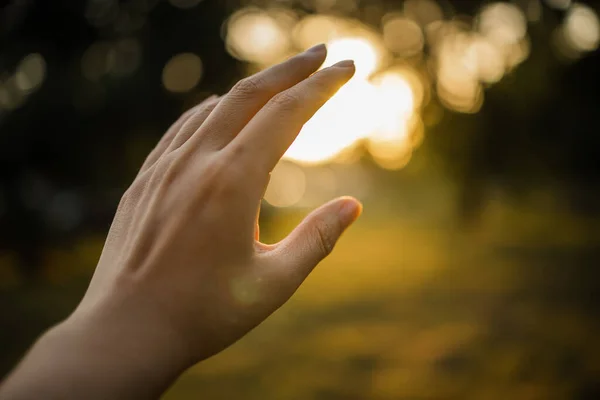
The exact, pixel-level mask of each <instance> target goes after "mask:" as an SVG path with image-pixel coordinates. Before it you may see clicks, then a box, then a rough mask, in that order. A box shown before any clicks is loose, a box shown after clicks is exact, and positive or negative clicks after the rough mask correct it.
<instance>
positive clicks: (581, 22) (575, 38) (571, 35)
mask: <svg viewBox="0 0 600 400" xmlns="http://www.w3.org/2000/svg"><path fill="white" fill-rule="evenodd" d="M564 35H565V38H566V39H567V41H568V43H569V44H570V45H571V46H572V48H573V49H574V50H576V51H580V52H589V51H594V50H596V49H597V48H598V43H599V42H600V21H599V20H598V15H597V14H596V12H595V11H594V10H593V9H592V8H590V7H588V6H586V5H584V4H573V7H571V8H570V9H569V12H568V13H567V17H566V20H565V25H564Z"/></svg>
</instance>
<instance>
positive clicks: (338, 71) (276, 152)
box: [228, 61, 355, 173]
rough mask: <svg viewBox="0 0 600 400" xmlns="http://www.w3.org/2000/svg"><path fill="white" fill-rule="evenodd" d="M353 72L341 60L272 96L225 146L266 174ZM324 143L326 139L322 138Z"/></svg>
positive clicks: (348, 62)
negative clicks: (305, 125)
mask: <svg viewBox="0 0 600 400" xmlns="http://www.w3.org/2000/svg"><path fill="white" fill-rule="evenodd" d="M354 72H355V68H354V63H353V62H352V61H342V62H340V63H338V64H336V65H333V66H331V67H329V68H326V69H323V70H321V71H319V72H317V73H315V74H314V75H312V76H311V77H310V78H308V79H306V80H304V81H302V82H300V83H298V84H297V85H295V86H293V87H292V88H290V89H288V90H286V91H283V92H281V93H279V94H278V95H276V96H275V97H273V98H272V99H271V100H270V101H269V103H268V104H267V105H266V106H265V107H263V109H262V110H260V111H259V112H258V113H257V114H256V116H255V117H254V118H253V119H252V120H251V121H250V122H249V123H248V125H246V127H245V128H244V129H242V131H241V132H240V134H239V135H238V136H237V137H236V138H235V139H234V140H233V141H232V142H231V144H230V145H229V146H228V148H229V149H231V150H232V151H233V153H234V154H236V157H237V156H241V157H242V158H243V159H245V160H246V163H248V164H247V165H253V166H258V167H259V169H260V172H261V173H262V172H269V171H271V170H272V169H273V168H274V167H275V164H277V162H278V161H279V159H280V158H281V156H283V154H284V153H285V151H286V150H287V148H288V147H289V146H290V145H291V144H292V142H293V141H294V139H295V138H296V136H298V133H299V132H300V130H301V129H302V127H303V126H304V124H305V123H306V122H307V121H308V120H309V119H310V118H311V117H312V116H313V115H314V114H315V113H316V112H317V111H318V110H319V108H321V107H322V106H323V105H324V104H325V103H326V102H327V100H329V98H331V96H333V95H334V94H335V93H336V92H337V90H338V89H339V88H340V87H341V86H342V85H343V84H345V83H346V82H347V81H348V80H349V79H350V78H351V77H352V76H353V75H354ZM323 140H327V139H326V138H323Z"/></svg>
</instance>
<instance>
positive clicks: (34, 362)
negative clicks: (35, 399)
mask: <svg viewBox="0 0 600 400" xmlns="http://www.w3.org/2000/svg"><path fill="white" fill-rule="evenodd" d="M113 299H114V298H113ZM129 305H130V303H125V304H122V305H118V304H117V302H114V301H112V302H110V304H109V303H106V304H102V305H96V306H93V307H89V306H87V305H86V306H85V307H79V308H78V310H77V311H76V312H75V313H74V314H73V315H71V316H70V317H69V318H67V319H66V320H65V321H63V322H61V323H60V324H58V325H56V326H55V327H53V328H51V329H50V330H48V331H47V332H46V333H45V334H43V335H42V336H41V337H40V339H39V340H38V341H37V342H36V344H35V345H34V346H33V348H32V349H31V351H30V352H29V354H27V356H26V357H25V359H24V360H23V361H22V362H21V364H20V365H19V366H18V367H17V370H16V371H15V373H13V376H12V377H11V378H9V379H8V381H7V382H6V385H5V386H6V387H4V388H3V389H4V390H5V392H2V394H5V395H6V396H7V397H6V398H11V399H12V398H14V399H27V398H31V396H29V397H28V396H27V395H26V393H27V394H29V395H31V394H35V393H37V394H39V393H45V396H46V395H47V397H52V398H83V397H85V398H87V399H95V398H98V399H104V398H114V399H131V398H136V399H138V398H139V399H144V398H159V397H160V395H161V394H162V393H163V392H164V391H165V390H166V389H167V388H168V387H169V386H170V385H171V384H172V383H173V382H174V381H175V380H176V379H177V377H178V376H179V375H180V374H181V373H182V372H183V371H185V369H187V368H188V367H189V366H190V365H191V360H189V357H188V356H187V354H186V349H184V348H183V347H182V346H181V341H179V340H178V338H177V337H176V336H174V335H173V334H172V333H171V332H169V331H168V330H167V328H166V326H165V324H163V323H160V321H155V320H153V318H154V317H153V316H152V315H151V313H150V312H146V310H144V309H142V310H137V309H136V310H134V309H133V308H129ZM33 371H35V374H36V376H37V379H36V382H20V378H21V377H26V376H28V375H29V373H31V372H33ZM0 397H2V396H1V395H0Z"/></svg>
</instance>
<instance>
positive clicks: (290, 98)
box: [271, 90, 300, 110]
mask: <svg viewBox="0 0 600 400" xmlns="http://www.w3.org/2000/svg"><path fill="white" fill-rule="evenodd" d="M271 104H272V105H273V106H275V107H277V108H279V109H283V110H294V109H296V108H298V107H299V105H300V98H299V96H298V95H297V94H295V93H294V92H292V91H290V90H286V91H285V92H281V93H279V94H278V95H276V96H275V97H273V98H272V99H271Z"/></svg>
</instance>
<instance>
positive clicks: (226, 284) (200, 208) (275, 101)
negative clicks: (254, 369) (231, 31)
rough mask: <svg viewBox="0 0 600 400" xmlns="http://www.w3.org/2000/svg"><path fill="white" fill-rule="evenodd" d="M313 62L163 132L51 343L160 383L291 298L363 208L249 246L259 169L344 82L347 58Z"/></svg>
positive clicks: (291, 66) (273, 74)
mask: <svg viewBox="0 0 600 400" xmlns="http://www.w3.org/2000/svg"><path fill="white" fill-rule="evenodd" d="M325 56H326V49H325V47H324V46H317V47H315V48H313V49H312V50H309V51H307V52H305V53H302V54H300V55H298V56H296V57H293V58H291V59H290V60H288V61H286V62H284V63H282V64H280V65H277V66H274V67H272V68H270V69H268V70H265V71H262V72H260V73H258V74H257V75H254V76H252V77H250V78H246V79H244V80H242V81H240V82H239V83H238V84H237V85H235V87H234V88H233V89H232V90H231V91H230V92H229V93H228V94H227V95H225V96H224V97H222V98H211V99H209V100H207V101H206V102H204V103H202V104H200V105H198V106H197V107H195V108H193V109H191V110H189V111H188V112H187V113H185V114H184V115H183V116H182V117H181V118H180V119H179V120H178V121H177V122H176V123H175V124H174V125H173V126H172V127H171V129H170V130H169V131H168V132H167V134H166V135H165V136H164V137H163V139H162V140H161V141H160V143H159V144H158V145H157V147H156V148H155V149H154V150H153V151H152V153H151V154H150V155H149V156H148V159H147V160H146V162H145V163H144V165H143V167H142V169H141V170H140V172H139V174H138V176H137V177H136V179H135V181H134V182H133V184H132V185H131V187H130V188H129V189H128V190H127V192H126V193H125V194H124V196H123V198H122V200H121V203H120V204H119V207H118V210H117V214H116V217H115V219H114V222H113V224H112V226H111V229H110V232H109V235H108V238H107V241H106V245H105V248H104V250H103V252H102V256H101V258H100V261H99V264H98V267H97V269H96V272H95V274H94V277H93V279H92V282H91V284H90V287H89V289H88V291H87V293H86V295H85V297H84V299H83V300H82V302H81V304H80V306H79V307H78V309H77V310H76V311H75V312H74V313H73V315H72V316H71V317H70V318H69V319H68V320H67V321H66V322H65V323H64V324H63V325H62V326H61V328H60V329H59V332H60V333H59V334H56V336H58V337H69V338H70V339H69V340H68V342H70V343H77V346H76V347H77V348H78V349H79V350H78V351H81V352H84V353H85V351H86V350H85V349H88V348H90V347H93V348H94V349H97V350H96V351H95V354H94V356H93V357H95V358H97V359H101V360H103V361H102V362H103V363H105V364H107V365H111V360H112V358H113V357H115V356H118V357H120V360H121V361H120V363H121V364H123V365H130V367H131V368H132V369H135V367H136V366H143V367H140V368H141V369H144V368H147V369H148V370H149V371H148V373H147V374H146V378H149V377H152V379H162V378H159V377H157V376H156V374H158V373H155V372H154V370H153V367H152V365H153V364H160V365H161V366H163V367H160V368H170V371H169V372H168V373H165V374H166V375H169V376H170V378H169V379H173V378H174V377H176V375H177V374H178V373H180V372H181V371H182V370H184V369H185V368H187V367H189V366H190V365H192V364H193V363H195V362H197V361H200V360H203V359H205V358H207V357H209V356H211V355H213V354H215V353H217V352H219V351H221V350H222V349H224V348H226V347H227V346H229V345H231V344H232V343H234V342H235V341H236V340H238V339H239V338H240V337H242V336H243V335H244V334H246V333H247V332H248V331H249V330H251V329H252V328H254V327H255V326H256V325H258V324H259V323H260V322H262V321H263V320H264V319H265V318H266V317H268V316H269V315H270V314H271V313H273V312H274V311H275V310H276V309H277V308H278V307H280V306H281V305H282V304H283V303H285V302H286V301H287V300H288V299H289V298H290V296H291V295H292V294H293V293H294V292H295V290H296V289H297V288H298V286H299V285H300V284H301V283H302V282H303V280H304V279H305V278H306V277H307V275H308V274H309V273H310V272H311V271H312V269H313V268H314V267H315V266H316V265H317V264H318V263H319V262H320V261H321V260H322V259H323V258H324V257H325V256H327V255H328V254H329V253H330V252H331V250H332V249H333V246H334V244H335V243H336V241H337V240H338V238H339V236H340V235H341V234H342V232H343V231H344V230H345V229H346V228H347V227H348V226H349V225H350V224H351V223H352V222H353V221H354V220H355V219H356V218H357V217H358V215H359V214H360V211H361V206H360V203H358V201H356V200H354V199H352V198H341V199H338V200H334V201H332V202H330V203H328V204H326V205H324V206H322V207H321V208H319V209H317V210H316V211H314V212H313V213H312V214H310V215H309V216H308V217H307V218H306V219H305V220H304V221H303V222H302V223H301V224H300V225H299V226H298V227H297V228H296V229H295V230H294V231H293V232H292V233H291V234H290V235H289V236H288V237H287V238H285V239H284V240H283V241H281V242H280V243H277V244H275V245H266V244H263V243H260V242H259V241H258V225H257V213H258V210H259V206H260V202H261V198H262V195H263V193H264V191H265V188H266V185H267V183H268V181H269V173H270V171H271V170H272V169H273V168H274V166H275V165H276V163H277V162H278V161H279V159H280V158H281V156H282V155H283V154H284V152H285V151H286V149H287V148H288V146H289V145H290V144H291V143H292V142H293V141H294V139H295V138H296V136H297V135H298V133H299V131H300V129H301V128H302V126H303V125H304V124H305V123H306V122H307V120H308V119H309V118H310V117H311V116H312V115H313V114H314V113H315V112H316V111H317V110H318V109H319V108H320V107H321V106H322V105H323V104H324V103H325V102H326V101H327V100H328V99H329V98H330V97H331V96H332V95H333V94H334V93H335V92H336V91H337V90H338V89H339V88H340V87H341V86H342V85H343V84H344V83H346V82H347V81H348V80H349V79H350V78H351V77H352V75H353V74H354V65H353V63H352V62H342V63H339V64H338V65H336V66H332V67H329V68H326V69H323V70H320V71H318V72H316V73H314V72H315V71H316V70H317V69H318V68H319V66H320V65H321V64H322V63H323V61H324V59H325ZM313 73H314V74H313ZM311 74H312V75H311ZM324 140H326V139H325V138H324ZM90 343H92V344H90ZM70 346H73V345H72V344H71V345H70ZM75 364H77V362H75ZM106 373H107V374H109V375H110V371H107V372H106ZM115 375H117V373H116V372H115ZM121 375H122V374H121ZM141 376H144V373H140V379H141ZM107 379H108V378H107ZM115 379H122V378H117V377H115ZM141 380H142V381H143V379H141ZM169 383H170V382H165V384H169Z"/></svg>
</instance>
